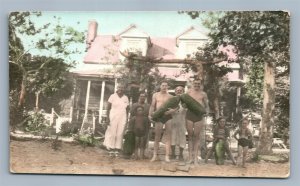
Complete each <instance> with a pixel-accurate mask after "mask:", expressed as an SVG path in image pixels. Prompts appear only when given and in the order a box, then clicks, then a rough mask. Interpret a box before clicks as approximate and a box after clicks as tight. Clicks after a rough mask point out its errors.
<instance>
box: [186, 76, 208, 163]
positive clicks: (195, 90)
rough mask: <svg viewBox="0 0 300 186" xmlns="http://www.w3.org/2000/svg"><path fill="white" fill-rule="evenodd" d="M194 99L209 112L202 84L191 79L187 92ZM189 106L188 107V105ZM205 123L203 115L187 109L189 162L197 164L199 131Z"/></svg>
mask: <svg viewBox="0 0 300 186" xmlns="http://www.w3.org/2000/svg"><path fill="white" fill-rule="evenodd" d="M187 94H188V95H189V96H191V97H192V98H193V99H194V101H196V102H198V103H199V104H201V105H202V106H203V107H204V108H205V111H206V113H208V112H209V106H208V98H207V94H206V93H205V92H204V91H203V85H202V83H201V80H199V79H195V80H194V81H193V87H192V88H191V89H190V90H189V91H188V93H187ZM188 108H189V107H188ZM204 125H205V121H204V115H203V114H200V113H195V112H193V111H192V110H191V109H188V111H187V113H186V129H187V132H188V150H189V160H188V162H189V163H192V162H194V164H195V165H197V164H198V151H199V143H200V132H201V130H202V127H203V126H204Z"/></svg>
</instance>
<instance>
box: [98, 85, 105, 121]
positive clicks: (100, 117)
mask: <svg viewBox="0 0 300 186" xmlns="http://www.w3.org/2000/svg"><path fill="white" fill-rule="evenodd" d="M104 92H105V81H102V87H101V96H100V106H99V123H101V120H102V115H103V103H104Z"/></svg>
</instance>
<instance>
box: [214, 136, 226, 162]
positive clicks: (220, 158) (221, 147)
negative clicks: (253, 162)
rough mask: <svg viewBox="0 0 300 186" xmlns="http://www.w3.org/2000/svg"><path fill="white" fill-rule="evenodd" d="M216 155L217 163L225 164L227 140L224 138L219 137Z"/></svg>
mask: <svg viewBox="0 0 300 186" xmlns="http://www.w3.org/2000/svg"><path fill="white" fill-rule="evenodd" d="M215 156H216V164H217V165H224V158H225V141H224V140H222V139H219V141H218V142H217V144H216V149H215Z"/></svg>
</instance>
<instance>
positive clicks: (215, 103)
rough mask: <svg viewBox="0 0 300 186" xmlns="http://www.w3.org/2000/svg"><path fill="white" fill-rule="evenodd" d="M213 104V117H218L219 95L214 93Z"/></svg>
mask: <svg viewBox="0 0 300 186" xmlns="http://www.w3.org/2000/svg"><path fill="white" fill-rule="evenodd" d="M213 104H214V113H215V118H216V119H218V118H219V117H220V109H219V96H218V95H215V98H214V102H213Z"/></svg>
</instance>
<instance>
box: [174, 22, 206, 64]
mask: <svg viewBox="0 0 300 186" xmlns="http://www.w3.org/2000/svg"><path fill="white" fill-rule="evenodd" d="M207 39H208V38H207V36H206V35H205V34H203V33H202V32H200V31H198V30H196V29H195V28H194V27H191V28H189V29H188V30H186V31H184V32H183V33H182V34H180V35H179V36H177V37H176V45H177V47H178V50H177V51H178V52H177V57H178V58H179V59H186V58H192V57H194V56H195V54H196V52H197V51H198V48H199V47H202V46H204V44H205V43H206V42H207Z"/></svg>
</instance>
